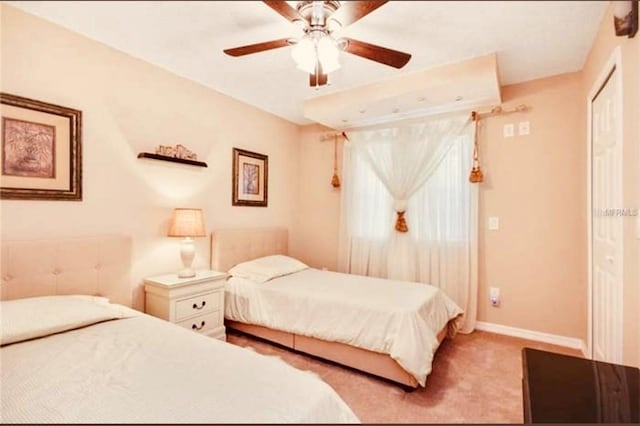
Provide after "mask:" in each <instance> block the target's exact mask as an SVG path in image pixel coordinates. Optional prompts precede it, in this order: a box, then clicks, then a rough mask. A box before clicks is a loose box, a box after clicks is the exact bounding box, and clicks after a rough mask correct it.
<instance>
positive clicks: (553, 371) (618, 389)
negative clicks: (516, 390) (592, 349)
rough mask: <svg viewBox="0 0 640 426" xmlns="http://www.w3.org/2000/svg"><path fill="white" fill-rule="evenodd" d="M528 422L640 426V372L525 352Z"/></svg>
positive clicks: (543, 352) (532, 351)
mask: <svg viewBox="0 0 640 426" xmlns="http://www.w3.org/2000/svg"><path fill="white" fill-rule="evenodd" d="M522 367H523V377H522V393H523V403H524V421H525V423H638V422H640V370H639V369H637V368H633V367H626V366H623V365H617V364H610V363H606V362H599V361H592V360H589V359H583V358H578V357H573V356H568V355H561V354H556V353H552V352H547V351H541V350H537V349H531V348H524V349H523V350H522Z"/></svg>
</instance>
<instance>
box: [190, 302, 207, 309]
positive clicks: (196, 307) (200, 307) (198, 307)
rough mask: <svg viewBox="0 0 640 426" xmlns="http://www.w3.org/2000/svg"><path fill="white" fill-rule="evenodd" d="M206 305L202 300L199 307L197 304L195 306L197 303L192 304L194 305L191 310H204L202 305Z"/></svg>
mask: <svg viewBox="0 0 640 426" xmlns="http://www.w3.org/2000/svg"><path fill="white" fill-rule="evenodd" d="M206 304H207V302H206V301H204V300H203V301H202V305H200V306H198V304H197V303H194V304H193V309H197V310H200V309H202V308H204V305H206Z"/></svg>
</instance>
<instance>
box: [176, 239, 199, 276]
mask: <svg viewBox="0 0 640 426" xmlns="http://www.w3.org/2000/svg"><path fill="white" fill-rule="evenodd" d="M195 254H196V248H195V245H194V241H193V239H191V238H189V237H187V238H185V239H184V240H182V244H181V245H180V258H181V259H182V266H184V268H183V269H182V270H181V271H180V272H178V278H191V277H195V276H196V271H194V270H193V269H191V264H192V263H193V258H194V256H195Z"/></svg>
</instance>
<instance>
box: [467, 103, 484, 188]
mask: <svg viewBox="0 0 640 426" xmlns="http://www.w3.org/2000/svg"><path fill="white" fill-rule="evenodd" d="M471 119H472V120H473V126H474V129H473V166H472V167H471V174H470V175H469V182H471V183H481V182H482V181H484V175H483V174H482V170H481V169H480V160H479V154H478V113H477V112H475V111H473V112H472V113H471Z"/></svg>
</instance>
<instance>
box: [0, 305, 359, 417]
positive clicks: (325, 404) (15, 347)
mask: <svg viewBox="0 0 640 426" xmlns="http://www.w3.org/2000/svg"><path fill="white" fill-rule="evenodd" d="M0 360H1V361H0V362H1V365H0V366H1V368H0V383H1V387H0V402H1V405H0V421H1V422H3V423H23V422H26V423H77V422H79V423H200V422H203V423H239V422H241V423H253V422H256V423H290V422H292V423H306V422H313V423H325V422H328V423H340V422H357V420H358V419H357V418H356V416H355V415H354V414H353V412H352V411H351V410H350V409H349V407H348V406H347V405H346V404H345V403H344V402H343V401H342V400H341V399H340V397H339V396H338V395H337V394H336V393H335V392H334V391H333V389H331V387H329V385H327V384H326V383H324V382H323V381H322V380H320V379H319V378H318V377H317V376H315V375H314V374H313V373H310V372H303V371H299V370H296V369H294V368H293V367H291V366H289V365H287V364H286V363H284V362H283V361H282V360H280V359H279V358H275V357H265V356H262V355H259V354H257V353H254V352H252V351H250V350H248V349H244V348H240V347H236V346H233V345H230V344H228V343H224V342H221V341H218V340H215V339H211V338H209V337H206V336H202V335H199V334H196V333H194V332H192V331H190V330H186V329H184V328H182V327H179V326H176V325H173V324H170V323H167V322H165V321H162V320H159V319H157V318H153V317H150V316H148V315H139V316H136V317H133V318H127V319H118V320H113V321H108V322H102V323H99V324H95V325H92V326H89V327H85V328H81V329H77V330H72V331H67V332H64V333H60V334H55V335H51V336H48V337H43V338H38V339H34V340H29V341H25V342H21V343H15V344H11V345H7V346H4V347H2V348H0Z"/></svg>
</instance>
